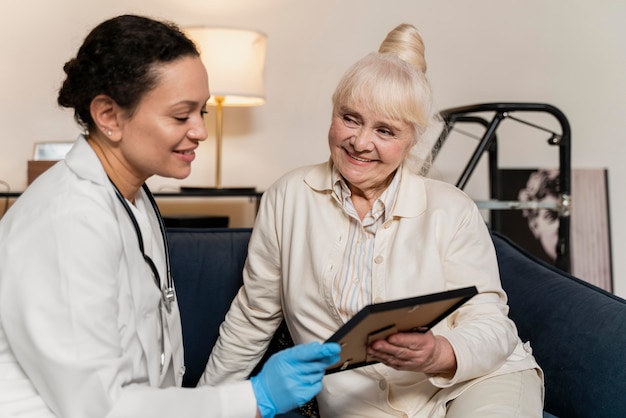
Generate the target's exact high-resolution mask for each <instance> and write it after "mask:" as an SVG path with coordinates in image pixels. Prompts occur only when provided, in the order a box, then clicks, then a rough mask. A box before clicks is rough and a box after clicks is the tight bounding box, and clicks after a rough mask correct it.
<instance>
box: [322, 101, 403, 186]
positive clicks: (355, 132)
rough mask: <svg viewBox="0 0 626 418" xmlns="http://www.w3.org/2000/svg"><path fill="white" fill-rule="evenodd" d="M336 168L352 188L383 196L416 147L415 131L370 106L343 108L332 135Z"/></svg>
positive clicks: (337, 113)
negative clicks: (394, 174) (411, 150)
mask: <svg viewBox="0 0 626 418" xmlns="http://www.w3.org/2000/svg"><path fill="white" fill-rule="evenodd" d="M328 143H329V146H330V154H331V158H332V160H333V163H334V165H335V167H336V168H337V169H338V170H339V172H340V173H341V175H342V176H343V177H344V179H345V180H346V181H347V182H348V185H349V186H350V189H351V190H352V191H353V193H354V192H360V193H361V194H364V195H367V196H379V195H380V194H382V192H383V191H384V190H385V188H386V187H387V186H388V185H389V183H391V180H392V178H393V173H394V172H395V171H396V169H397V168H398V167H399V166H400V164H402V161H404V159H405V158H406V157H407V155H408V154H409V150H410V149H411V147H412V146H413V144H414V128H413V126H412V125H411V124H409V123H408V122H405V121H401V120H396V119H392V118H390V117H387V116H385V115H383V114H381V113H378V112H376V111H374V110H370V109H368V108H367V106H360V105H358V104H357V105H355V106H352V107H349V106H340V107H339V108H336V109H335V110H334V112H333V118H332V122H331V125H330V130H329V132H328Z"/></svg>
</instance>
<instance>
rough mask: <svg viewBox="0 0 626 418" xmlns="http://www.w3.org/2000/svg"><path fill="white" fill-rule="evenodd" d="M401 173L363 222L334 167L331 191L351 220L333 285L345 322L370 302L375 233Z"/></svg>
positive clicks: (392, 199)
mask: <svg viewBox="0 0 626 418" xmlns="http://www.w3.org/2000/svg"><path fill="white" fill-rule="evenodd" d="M400 177H401V170H396V174H395V175H394V178H393V180H392V181H391V184H390V185H389V187H387V189H385V191H384V192H383V193H382V194H381V195H380V196H379V197H378V199H376V201H375V202H374V204H373V205H372V208H371V209H370V211H369V212H368V213H367V214H366V215H365V217H364V218H363V220H362V221H361V219H360V218H359V215H358V214H357V211H356V209H355V207H354V205H353V204H352V199H351V197H352V192H351V191H350V188H349V187H348V184H347V183H346V181H345V180H344V178H343V177H342V176H341V174H340V173H339V171H337V169H336V168H333V174H332V181H333V190H334V192H335V193H336V194H337V196H339V200H340V202H341V205H342V208H343V210H344V212H345V213H346V215H348V218H349V219H350V229H349V231H348V239H347V240H346V241H345V242H346V246H345V248H344V253H343V263H342V266H341V270H340V272H339V274H338V275H337V276H336V277H335V280H334V283H333V300H334V302H335V306H336V307H337V310H338V312H339V314H340V315H341V317H342V319H343V320H344V321H347V320H348V319H350V318H352V317H353V316H354V315H355V314H356V313H357V312H359V311H360V310H361V309H362V308H363V307H365V306H366V305H368V304H370V303H371V302H372V262H373V259H374V244H375V239H376V231H377V230H378V228H379V227H380V226H382V224H384V223H385V221H386V220H387V219H388V218H389V217H390V216H391V209H392V208H393V204H394V203H395V201H396V197H397V194H398V185H399V184H400Z"/></svg>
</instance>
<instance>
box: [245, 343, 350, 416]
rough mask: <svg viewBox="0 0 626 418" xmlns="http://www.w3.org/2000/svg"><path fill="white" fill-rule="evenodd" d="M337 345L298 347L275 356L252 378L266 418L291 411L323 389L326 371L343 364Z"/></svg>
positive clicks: (260, 409)
mask: <svg viewBox="0 0 626 418" xmlns="http://www.w3.org/2000/svg"><path fill="white" fill-rule="evenodd" d="M340 351H341V347H340V346H339V344H337V343H324V344H320V343H318V342H314V343H310V344H303V345H297V346H295V347H291V348H288V349H286V350H283V351H280V352H278V353H276V354H274V355H273V356H271V357H270V358H269V359H268V360H267V362H265V364H264V365H263V368H262V369H261V371H260V372H259V374H257V375H256V376H254V377H251V378H250V381H251V382H252V389H253V391H254V395H255V396H256V402H257V406H258V408H259V412H261V416H262V417H263V418H271V417H273V416H274V415H275V414H281V413H284V412H287V411H290V410H292V409H294V408H296V407H298V406H300V405H303V404H304V403H305V402H307V401H309V400H310V399H312V398H313V397H314V396H315V395H317V393H318V392H319V391H320V390H321V389H322V378H323V377H324V371H325V370H326V368H327V367H328V366H331V365H333V364H335V363H337V362H338V361H339V352H340Z"/></svg>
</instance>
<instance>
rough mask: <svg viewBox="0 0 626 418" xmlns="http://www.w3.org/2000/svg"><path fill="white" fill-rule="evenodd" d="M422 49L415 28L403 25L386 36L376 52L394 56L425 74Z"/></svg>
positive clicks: (420, 38) (424, 60)
mask: <svg viewBox="0 0 626 418" xmlns="http://www.w3.org/2000/svg"><path fill="white" fill-rule="evenodd" d="M424 49H425V48H424V41H423V40H422V37H421V35H420V34H419V32H418V31H417V29H416V28H415V26H413V25H410V24H408V23H403V24H401V25H398V26H396V27H395V28H394V29H393V30H392V31H391V32H389V33H388V34H387V36H386V37H385V40H384V41H383V42H382V44H381V45H380V48H378V52H380V53H389V54H394V55H396V56H397V57H398V58H400V59H401V60H403V61H405V62H406V63H408V64H410V65H411V66H413V68H415V69H416V70H417V71H419V72H421V73H422V74H426V57H425V55H424Z"/></svg>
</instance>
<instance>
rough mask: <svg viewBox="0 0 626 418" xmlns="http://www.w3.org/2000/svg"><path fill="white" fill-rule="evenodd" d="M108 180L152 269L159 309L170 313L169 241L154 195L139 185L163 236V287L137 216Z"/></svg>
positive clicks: (162, 353)
mask: <svg viewBox="0 0 626 418" xmlns="http://www.w3.org/2000/svg"><path fill="white" fill-rule="evenodd" d="M109 181H110V182H111V184H112V185H113V188H114V189H115V195H116V196H117V199H118V200H119V201H120V203H122V206H123V207H124V210H125V211H126V213H127V214H128V217H129V218H130V220H131V222H132V224H133V227H134V229H135V234H137V241H138V243H139V250H140V251H141V254H142V256H143V259H144V260H145V262H146V264H148V267H150V270H152V276H153V278H154V283H155V284H156V287H157V288H158V289H159V291H160V292H161V302H162V304H161V305H159V310H160V306H165V309H166V310H167V312H168V313H171V312H172V303H174V301H175V300H176V294H175V293H174V281H173V279H172V272H171V268H170V251H169V242H168V240H167V234H166V233H165V224H164V223H163V218H162V217H161V212H160V211H159V207H158V206H157V204H156V202H155V200H154V197H153V196H152V193H151V192H150V189H148V186H147V185H146V184H145V183H144V184H143V186H141V188H142V189H143V191H144V192H145V194H146V196H148V201H149V202H150V205H151V206H152V210H154V213H155V215H156V217H157V219H158V221H159V229H160V230H161V236H162V237H163V247H164V249H165V270H166V272H167V279H166V282H165V287H162V286H161V276H160V275H159V271H158V269H157V267H156V265H155V264H154V261H152V259H151V258H150V257H149V256H148V255H147V254H146V252H145V249H144V245H143V235H142V234H141V229H140V228H139V223H138V222H137V218H136V217H135V215H134V214H133V211H132V209H131V208H130V205H129V204H128V201H127V200H126V198H125V197H124V196H123V195H122V193H121V192H120V190H119V189H118V188H117V186H116V185H115V183H113V181H112V180H111V179H110V178H109ZM159 319H160V322H161V371H163V366H164V364H165V330H164V324H163V318H162V315H160V314H159Z"/></svg>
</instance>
